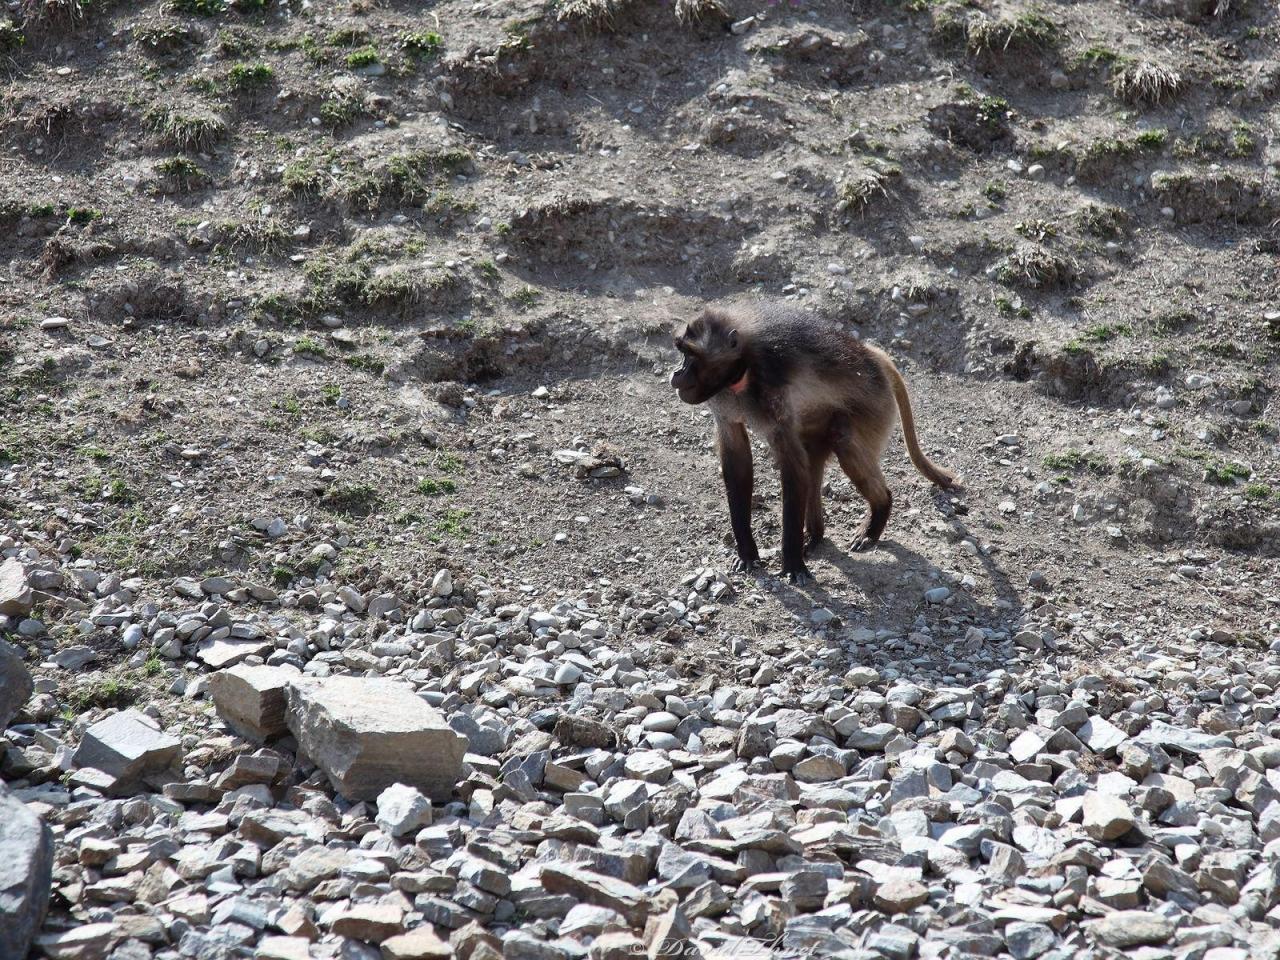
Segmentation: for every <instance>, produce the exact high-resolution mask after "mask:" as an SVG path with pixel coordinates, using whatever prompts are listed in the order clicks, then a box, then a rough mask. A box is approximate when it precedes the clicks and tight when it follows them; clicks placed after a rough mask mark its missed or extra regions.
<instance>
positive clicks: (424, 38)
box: [400, 32, 444, 58]
mask: <svg viewBox="0 0 1280 960" xmlns="http://www.w3.org/2000/svg"><path fill="white" fill-rule="evenodd" d="M400 49H401V50H403V51H404V52H405V53H406V54H408V55H409V56H411V57H420V58H425V57H436V56H439V55H440V51H441V50H443V49H444V40H443V39H442V38H441V36H440V34H438V33H429V32H418V33H412V32H409V33H402V34H400Z"/></svg>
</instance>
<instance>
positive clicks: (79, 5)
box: [18, 0, 89, 29]
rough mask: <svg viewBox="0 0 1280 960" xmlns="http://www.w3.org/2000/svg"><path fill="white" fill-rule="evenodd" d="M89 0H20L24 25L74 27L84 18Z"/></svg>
mask: <svg viewBox="0 0 1280 960" xmlns="http://www.w3.org/2000/svg"><path fill="white" fill-rule="evenodd" d="M88 6H89V3H88V0H20V3H19V4H18V11H19V13H20V14H21V15H22V23H23V25H24V26H34V27H58V28H63V29H66V28H68V27H73V26H75V25H76V24H77V23H79V22H80V21H81V20H83V19H84V15H85V10H86V8H87V7H88Z"/></svg>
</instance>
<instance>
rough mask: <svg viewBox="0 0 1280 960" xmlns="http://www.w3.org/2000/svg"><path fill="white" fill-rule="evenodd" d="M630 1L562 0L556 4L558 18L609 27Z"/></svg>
mask: <svg viewBox="0 0 1280 960" xmlns="http://www.w3.org/2000/svg"><path fill="white" fill-rule="evenodd" d="M630 3H631V0H560V3H559V4H557V5H556V18H557V19H559V20H573V21H577V22H578V23H586V24H590V25H592V26H596V27H607V26H610V25H611V24H612V23H613V18H614V16H615V15H616V14H617V13H618V11H619V10H621V9H622V8H623V7H625V6H627V5H628V4H630Z"/></svg>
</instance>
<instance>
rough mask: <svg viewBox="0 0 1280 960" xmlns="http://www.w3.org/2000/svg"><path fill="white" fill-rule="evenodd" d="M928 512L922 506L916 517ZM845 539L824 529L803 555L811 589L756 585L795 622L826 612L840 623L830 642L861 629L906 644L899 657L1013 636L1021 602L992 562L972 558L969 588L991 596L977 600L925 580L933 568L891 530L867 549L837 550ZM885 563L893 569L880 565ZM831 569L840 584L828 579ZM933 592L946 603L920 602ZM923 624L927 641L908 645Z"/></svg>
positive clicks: (846, 534)
mask: <svg viewBox="0 0 1280 960" xmlns="http://www.w3.org/2000/svg"><path fill="white" fill-rule="evenodd" d="M933 497H934V503H935V505H938V504H941V502H942V497H941V495H939V494H937V493H935V494H933ZM927 513H928V510H927V508H925V507H924V506H923V505H922V506H921V515H922V516H925V515H927ZM948 519H951V520H953V521H956V520H958V518H956V517H949V518H948ZM968 536H971V535H970V534H969V532H968V530H967V529H964V528H963V525H962V530H961V538H962V539H963V538H964V537H968ZM852 538H853V531H852V529H850V530H848V531H842V530H841V529H840V528H839V526H838V525H832V524H830V523H829V524H828V527H827V537H826V539H825V540H824V541H823V543H822V544H821V545H820V546H819V547H818V548H817V549H816V550H815V551H814V552H813V554H812V555H811V556H810V569H811V570H813V571H814V580H813V582H812V583H809V584H807V585H805V586H802V587H797V586H793V585H791V584H789V583H787V582H786V581H785V580H783V579H781V578H774V577H772V576H769V577H767V578H761V580H762V585H764V583H763V581H764V580H766V579H768V580H770V581H772V584H773V585H774V587H775V589H774V590H773V595H774V596H775V597H777V598H778V600H779V601H780V602H781V603H782V604H783V606H785V607H786V608H787V610H788V611H789V612H790V613H791V614H792V616H794V617H795V618H796V619H797V620H798V621H799V622H801V623H806V624H813V623H814V620H813V616H812V614H813V612H814V611H815V610H816V609H818V608H825V609H827V610H829V611H830V612H831V613H833V614H834V615H835V616H836V617H838V618H839V622H840V624H841V627H840V629H838V630H837V631H836V636H837V637H839V636H840V634H842V633H847V632H848V631H849V630H851V629H856V628H858V627H866V628H868V629H871V630H885V631H889V632H890V633H892V634H894V635H898V636H901V637H903V638H906V639H905V641H904V642H905V643H906V644H907V646H906V647H905V648H904V649H903V651H902V653H903V656H904V657H916V656H920V655H926V656H927V655H929V654H930V653H935V652H937V651H938V650H939V648H940V647H941V645H943V644H944V643H945V644H952V643H955V642H957V640H963V638H964V635H965V633H966V631H967V630H968V628H970V627H978V628H980V629H987V630H995V631H1003V632H1005V633H1007V634H1009V635H1012V634H1013V633H1014V632H1016V630H1017V626H1018V621H1019V619H1020V614H1021V611H1022V607H1023V603H1022V597H1021V595H1020V593H1019V591H1018V589H1017V588H1016V587H1015V585H1014V583H1013V581H1012V580H1011V579H1010V578H1009V576H1008V574H1006V573H1005V571H1004V570H1003V569H1002V568H1001V566H1000V565H999V563H998V562H997V561H996V559H995V557H993V556H992V555H990V554H986V553H983V552H981V551H979V552H978V553H977V554H976V556H975V558H974V559H976V560H977V561H978V562H979V563H980V564H981V566H982V573H981V574H978V573H977V572H976V571H975V572H974V573H973V574H972V575H973V578H974V580H975V581H976V582H975V584H974V586H975V588H981V590H982V594H984V595H986V596H989V597H990V600H984V599H981V598H980V597H979V595H978V593H977V590H976V589H974V590H971V589H966V588H965V586H964V585H962V584H958V583H945V582H944V581H943V580H940V579H934V578H933V577H932V576H931V573H932V572H933V571H936V570H937V569H939V564H937V563H936V562H934V561H932V560H930V559H929V558H928V557H926V556H924V555H923V554H920V553H917V552H916V551H914V550H912V549H910V548H909V547H907V546H905V545H904V544H903V543H902V542H900V541H897V540H894V539H893V537H892V526H890V529H889V531H886V537H885V539H883V540H881V541H880V543H879V544H877V545H876V547H875V548H874V549H873V550H868V551H862V552H858V553H855V552H853V551H852V550H851V549H850V548H848V547H847V546H845V545H844V544H845V543H847V542H848V541H850V540H852ZM975 539H976V538H975ZM885 557H889V558H891V561H892V562H888V563H886V562H885ZM833 569H834V571H835V572H836V573H837V574H838V575H839V578H840V579H841V580H842V582H837V581H836V580H835V578H833V577H832V570H833ZM937 586H947V587H948V588H949V589H950V591H951V594H950V598H949V603H946V602H944V603H930V602H928V601H926V600H925V598H924V594H925V591H926V590H929V589H932V588H933V587H937ZM922 621H923V622H922ZM922 625H924V626H927V627H928V628H929V631H930V634H931V639H930V640H929V641H928V642H927V644H921V645H917V646H912V643H911V640H910V637H911V635H912V634H915V635H917V636H918V635H920V634H921V632H922V631H921V630H920V627H921V626H922Z"/></svg>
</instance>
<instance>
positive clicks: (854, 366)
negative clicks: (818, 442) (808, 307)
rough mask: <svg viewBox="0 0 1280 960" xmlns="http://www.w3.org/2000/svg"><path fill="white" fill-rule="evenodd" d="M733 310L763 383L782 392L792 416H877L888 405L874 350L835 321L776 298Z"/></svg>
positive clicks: (886, 385)
mask: <svg viewBox="0 0 1280 960" xmlns="http://www.w3.org/2000/svg"><path fill="white" fill-rule="evenodd" d="M731 315H733V316H735V317H737V318H739V322H740V323H742V324H743V329H744V331H745V332H747V333H748V335H749V336H750V338H751V345H752V352H753V355H754V359H755V364H754V366H755V369H756V370H757V371H758V374H759V376H760V377H761V379H762V380H763V382H762V384H761V386H762V387H763V388H765V389H766V390H772V391H778V392H781V393H784V394H785V395H786V396H787V401H788V402H787V405H788V406H789V407H790V408H792V409H791V412H792V413H793V414H794V415H795V416H797V417H800V418H806V419H807V418H809V417H812V416H813V415H815V414H818V413H820V412H824V411H825V412H830V413H845V414H849V415H852V416H855V417H862V416H871V417H875V418H877V419H879V418H880V417H882V416H883V415H884V413H885V409H886V406H889V405H892V402H893V401H892V392H891V388H890V384H889V380H888V377H887V375H886V373H885V369H884V366H883V364H882V362H881V360H880V358H879V357H878V356H877V353H878V351H876V352H873V349H872V348H869V347H868V346H867V345H866V344H864V343H863V342H862V341H861V340H859V339H858V338H857V337H855V336H853V335H852V334H849V333H846V332H845V331H844V330H841V329H840V328H839V327H838V326H836V325H835V324H834V323H832V322H830V321H828V320H825V319H822V318H820V317H815V316H813V315H812V314H809V313H804V312H802V311H799V310H795V309H791V308H788V307H784V306H779V305H775V304H759V305H755V306H753V307H750V308H747V309H745V310H743V311H742V312H741V313H738V312H737V311H735V312H734V313H733V314H731Z"/></svg>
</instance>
